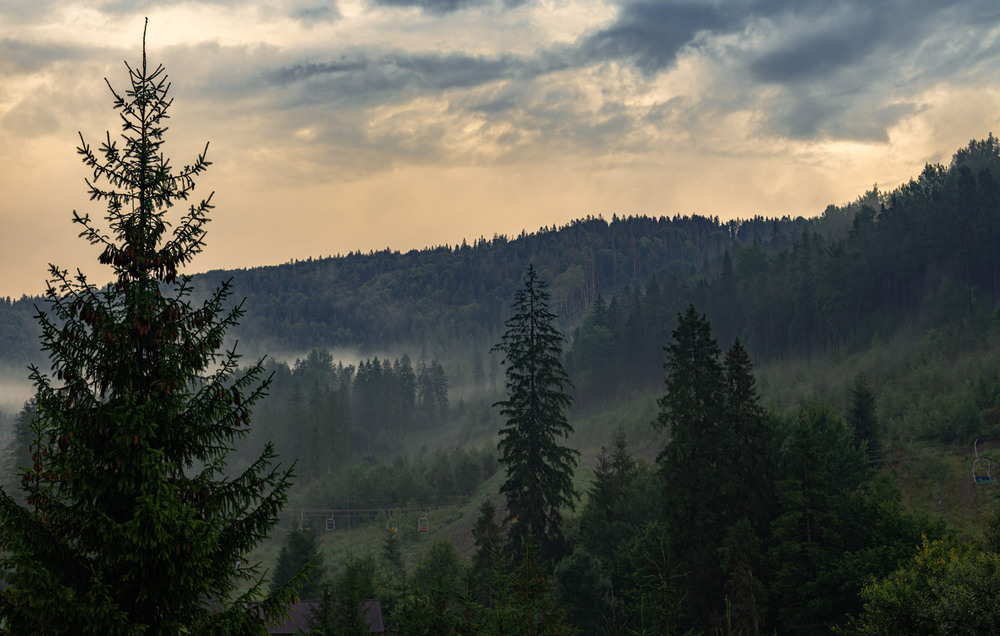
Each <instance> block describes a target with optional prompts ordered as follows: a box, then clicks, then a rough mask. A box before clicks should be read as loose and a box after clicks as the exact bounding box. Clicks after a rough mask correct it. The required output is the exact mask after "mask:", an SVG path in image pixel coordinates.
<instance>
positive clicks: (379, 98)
mask: <svg viewBox="0 0 1000 636" xmlns="http://www.w3.org/2000/svg"><path fill="white" fill-rule="evenodd" d="M566 67H567V62H566V61H565V60H564V59H563V58H562V57H561V56H558V55H541V56H536V57H523V56H516V55H497V56H475V55H466V54H461V53H449V54H437V53H406V52H401V51H394V52H375V51H358V52H353V53H350V54H345V55H343V56H341V57H339V58H338V59H336V60H330V61H311V62H302V63H298V64H294V65H290V66H286V67H282V68H279V69H276V70H274V71H271V72H270V73H268V74H267V75H266V77H267V80H268V81H269V82H271V83H273V84H277V85H281V86H286V87H289V91H290V92H289V94H288V98H289V99H290V100H292V101H298V102H302V103H321V102H325V101H337V102H345V101H346V102H351V103H355V104H358V105H371V104H377V103H383V102H384V101H385V100H391V99H404V98H408V97H412V96H414V95H419V94H423V93H440V92H441V91H448V90H453V89H471V88H475V87H477V86H482V85H485V84H489V83H491V82H495V81H498V80H530V79H532V78H534V77H538V76H539V75H543V74H545V73H548V72H551V71H553V70H558V69H561V68H566Z"/></svg>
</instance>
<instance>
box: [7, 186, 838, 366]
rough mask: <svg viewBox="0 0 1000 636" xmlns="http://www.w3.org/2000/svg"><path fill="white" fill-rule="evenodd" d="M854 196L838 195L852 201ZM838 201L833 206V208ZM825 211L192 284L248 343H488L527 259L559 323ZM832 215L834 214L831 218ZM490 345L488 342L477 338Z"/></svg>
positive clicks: (576, 230) (543, 239)
mask: <svg viewBox="0 0 1000 636" xmlns="http://www.w3.org/2000/svg"><path fill="white" fill-rule="evenodd" d="M853 207H855V206H848V208H849V209H853ZM840 215H841V213H839V212H838V214H837V215H832V216H840ZM834 225H836V224H835V223H828V222H826V220H811V221H807V220H805V219H803V218H796V219H790V218H788V217H784V218H773V219H771V218H763V217H758V218H755V219H750V220H734V221H729V222H725V223H723V222H720V221H719V219H718V218H717V217H715V218H709V217H703V216H697V215H696V216H691V217H679V216H678V217H674V218H667V217H659V218H655V217H647V216H629V217H618V216H613V217H612V219H611V221H610V222H609V221H607V220H605V219H603V218H594V217H588V218H586V219H581V220H579V221H575V222H573V223H571V224H569V225H567V226H564V227H561V228H551V229H550V228H542V229H540V230H539V231H537V232H533V233H527V232H525V233H522V234H521V235H520V236H518V237H517V238H509V237H506V236H494V237H493V238H491V239H485V238H479V239H477V240H476V241H474V242H473V243H472V244H471V245H469V244H466V243H463V244H462V245H456V246H454V247H451V246H443V247H437V248H430V249H425V250H419V251H417V250H415V251H411V252H407V253H405V254H404V253H400V252H396V251H391V250H385V251H381V252H372V253H368V254H362V253H352V254H348V255H347V256H337V257H332V258H323V259H308V260H304V261H296V262H294V263H288V264H285V265H281V266H274V267H260V268H254V269H248V270H235V271H212V272H207V273H204V274H199V275H196V276H195V277H194V284H195V288H196V290H207V289H209V288H211V286H212V285H213V284H215V283H217V281H219V280H224V279H229V278H231V279H232V283H233V290H234V292H233V293H234V297H236V298H243V297H245V298H247V305H246V309H247V310H248V311H247V314H246V316H245V317H244V318H243V321H242V323H241V325H240V328H239V330H238V331H237V332H236V334H235V336H236V337H238V338H239V340H240V342H241V345H242V347H243V349H244V351H246V352H251V353H266V352H269V351H280V352H287V351H298V352H301V353H303V354H305V353H308V351H309V350H311V349H313V348H316V347H322V348H336V347H350V348H353V349H357V350H361V351H363V352H364V351H369V352H376V353H377V352H380V351H384V350H386V349H398V348H400V347H401V346H404V345H405V347H407V348H410V349H419V348H421V347H427V348H429V349H442V348H447V349H461V348H466V347H468V346H469V345H470V344H473V343H475V344H482V343H489V344H492V338H494V337H495V335H496V333H497V330H498V329H499V328H500V326H501V325H502V323H503V319H504V314H505V311H506V303H507V299H508V298H509V297H510V294H511V293H512V292H513V289H514V287H515V286H516V284H517V280H518V277H519V276H520V274H521V273H522V272H523V271H524V268H525V267H526V266H527V265H528V263H534V264H535V266H536V267H537V268H538V269H539V271H540V272H541V274H542V275H543V276H544V277H545V279H546V280H548V281H549V282H550V286H551V290H552V296H553V309H554V310H555V311H556V313H557V314H558V315H559V316H560V318H561V321H562V323H563V324H564V325H572V324H574V323H575V322H576V321H578V320H579V318H580V317H581V316H582V315H583V314H584V313H586V312H587V311H588V310H589V308H590V307H591V306H592V303H593V302H594V300H595V298H596V297H597V296H598V295H604V296H605V297H607V296H611V295H613V294H615V293H617V292H619V291H620V290H623V289H625V288H626V287H628V286H630V285H632V286H640V285H644V284H645V281H646V280H647V279H648V278H649V277H650V276H652V275H654V274H658V273H659V274H660V275H673V276H676V277H679V278H681V279H685V280H686V279H688V278H689V277H691V276H697V275H698V273H699V272H702V271H704V270H705V268H706V267H709V266H711V264H712V263H714V262H715V261H717V260H718V259H719V258H720V257H721V255H722V254H723V253H724V252H725V251H726V250H727V249H731V248H732V247H733V246H734V245H752V244H754V243H756V244H759V245H765V246H768V248H769V249H775V250H777V249H781V248H783V247H787V246H788V245H789V244H790V242H791V240H792V239H793V238H794V237H795V236H797V235H798V234H800V233H801V231H802V229H803V228H804V227H806V226H811V227H814V228H816V231H820V232H822V233H824V234H825V233H827V232H828V231H835V230H836V229H838V228H835V227H834ZM840 225H843V224H842V223H840ZM37 303H38V299H32V298H22V299H19V300H16V301H15V300H12V299H4V300H3V302H2V303H0V352H3V353H2V354H0V359H2V360H3V361H8V362H21V361H25V360H32V359H37V345H36V342H35V340H34V338H33V337H32V336H33V334H35V333H36V332H37V328H36V327H35V326H34V321H33V320H32V318H31V315H32V313H33V312H34V309H33V306H34V305H35V304H37ZM487 346H489V345H487Z"/></svg>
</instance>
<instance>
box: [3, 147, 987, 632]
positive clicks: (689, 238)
mask: <svg viewBox="0 0 1000 636" xmlns="http://www.w3.org/2000/svg"><path fill="white" fill-rule="evenodd" d="M116 262H117V261H116ZM123 267H124V266H123ZM122 271H123V272H125V273H122V274H121V277H122V278H120V279H119V280H118V285H119V287H115V285H114V284H112V283H109V284H108V286H107V287H105V288H101V290H103V291H100V290H98V288H96V287H94V286H93V285H89V284H88V285H89V286H87V285H83V286H80V287H79V289H82V290H83V291H82V292H79V293H83V294H89V295H93V296H94V297H97V296H98V295H100V294H102V293H103V294H114V293H116V292H115V291H114V290H115V289H120V286H121V281H122V280H126V278H127V276H132V275H133V274H131V273H129V272H128V271H127V268H124V269H122ZM57 273H58V272H57ZM154 273H155V272H154ZM157 276H159V278H157ZM174 277H176V272H174ZM66 280H67V281H68V282H67V283H66V286H64V287H62V288H59V289H55V290H54V291H51V292H50V294H48V300H45V299H41V298H31V297H22V298H20V299H11V298H5V299H0V368H2V369H3V370H4V373H5V375H6V376H7V377H8V378H14V379H15V380H18V379H19V380H21V381H23V382H24V384H25V386H27V379H28V371H27V370H26V369H27V367H28V365H34V368H35V369H36V370H35V371H34V374H35V376H34V377H35V378H36V383H37V378H38V377H47V376H45V374H47V373H50V371H49V368H48V366H47V365H48V364H50V363H48V362H46V351H45V350H43V347H42V344H41V343H45V344H46V345H47V349H48V350H51V349H53V348H54V347H56V345H55V344H53V343H54V342H58V339H59V334H60V333H63V332H64V330H65V328H66V326H67V325H72V324H74V322H73V321H75V320H77V319H76V313H74V312H76V311H78V309H76V306H75V305H73V304H71V303H68V301H66V302H64V300H63V299H64V298H67V297H66V296H65V294H66V293H68V292H73V291H74V290H76V289H77V287H74V285H76V283H72V281H69V279H66ZM128 280H131V279H128ZM143 281H144V282H143V284H144V285H145V286H146V287H144V289H145V291H144V293H145V294H148V295H149V297H151V298H153V297H155V298H157V299H160V298H161V296H160V293H159V291H157V290H158V289H159V287H157V286H158V285H168V284H173V283H174V282H175V280H173V279H171V280H167V278H166V277H165V276H161V275H160V274H156V276H153V277H152V278H148V279H143ZM220 283H221V284H222V285H223V288H222V289H223V290H224V293H223V294H222V295H220V294H219V292H218V291H217V289H218V288H219V285H220ZM182 285H183V287H182V288H181V291H180V292H179V294H180V295H179V298H181V299H186V298H190V302H191V303H192V304H193V306H202V305H204V306H206V307H210V308H211V309H212V310H213V312H215V313H219V312H223V311H225V309H224V308H223V305H224V304H225V303H227V302H228V303H229V304H231V305H238V307H239V308H238V309H237V310H234V311H233V313H232V314H225V315H226V316H227V318H226V319H225V326H226V329H225V333H224V334H223V333H222V332H221V331H220V332H218V333H216V332H212V333H211V334H210V335H211V338H210V344H213V345H214V348H215V349H220V350H227V351H228V350H229V348H230V347H232V346H233V345H235V343H237V342H238V343H239V349H240V352H241V353H242V354H243V355H244V356H245V358H243V360H249V361H257V360H262V361H261V362H260V363H259V364H251V363H248V364H247V365H246V366H245V367H240V368H237V366H236V360H237V359H238V358H237V357H232V358H226V359H227V360H229V359H232V360H233V362H232V363H227V365H229V366H226V367H225V369H224V371H225V373H222V374H220V375H213V374H214V372H212V371H206V373H208V375H207V376H206V377H207V378H208V379H206V380H204V381H205V382H207V383H209V385H210V386H212V387H213V392H212V393H211V394H209V393H204V394H202V393H201V392H200V391H201V389H192V391H193V392H194V393H195V394H196V395H198V396H201V398H203V399H204V400H205V403H206V404H208V403H210V402H211V400H212V395H221V396H224V397H225V398H226V399H227V400H229V399H230V398H229V397H228V396H229V392H230V391H232V392H233V395H234V396H236V394H237V393H239V392H240V391H249V394H248V395H249V396H250V397H251V398H252V402H253V412H252V416H251V415H250V413H249V409H244V408H243V406H242V403H241V402H240V401H239V399H238V398H236V397H233V398H232V400H233V401H232V402H227V405H228V406H227V408H228V409H230V411H231V412H230V411H227V412H226V413H223V414H221V415H219V416H218V417H219V418H221V419H220V426H223V425H225V426H230V425H233V420H232V419H231V418H234V417H235V418H237V419H236V420H235V426H236V427H239V426H240V423H241V422H243V423H246V422H249V424H250V426H249V429H247V428H245V427H243V428H240V429H239V431H238V433H237V434H235V435H234V436H233V437H231V438H228V437H227V438H225V441H224V442H220V443H222V444H224V445H225V444H231V447H232V448H231V450H232V452H231V453H230V454H229V455H228V457H227V461H226V462H225V463H224V465H223V464H219V465H216V464H213V463H211V462H212V461H213V460H212V459H211V457H208V458H201V459H199V460H198V461H195V462H193V463H191V464H189V465H188V466H187V468H188V469H189V470H190V469H191V468H192V466H194V467H196V468H197V467H200V466H201V465H202V464H201V463H200V462H202V461H204V462H208V463H209V465H211V467H212V468H211V470H210V471H209V473H210V474H211V476H212V478H213V479H216V480H218V483H225V484H228V483H237V484H238V483H242V482H240V480H241V479H244V476H246V475H257V474H267V475H269V476H270V477H269V478H273V479H276V480H278V481H275V482H274V483H280V487H279V488H278V489H277V490H276V491H275V492H277V493H278V494H279V495H280V497H279V498H285V497H287V501H285V500H284V499H283V500H282V501H281V502H280V503H281V504H283V507H280V506H277V505H275V506H274V510H273V515H275V516H274V519H275V521H274V524H272V525H275V524H276V525H275V527H273V529H272V528H270V526H269V525H268V523H270V522H268V523H264V522H263V521H261V524H260V527H259V528H258V529H255V530H253V531H252V532H251V531H249V530H248V531H247V532H248V533H249V534H248V536H249V535H252V537H251V538H252V539H253V541H250V540H249V538H248V540H247V543H248V546H249V544H251V543H254V542H256V545H255V546H253V548H252V550H249V547H248V550H249V551H248V552H246V553H245V554H243V556H242V557H241V558H242V559H244V560H245V561H246V562H248V563H253V564H254V567H259V570H255V571H260V572H261V573H263V577H264V578H263V579H262V581H260V582H258V583H256V584H257V585H267V586H270V588H271V593H270V597H269V598H271V597H273V598H275V599H278V598H286V597H287V596H288V592H289V591H290V590H291V591H294V592H295V594H296V599H297V600H310V601H316V602H317V604H316V608H317V609H316V612H315V614H314V617H313V619H314V620H313V622H312V628H313V633H317V634H354V633H367V626H366V625H365V624H364V621H363V615H364V608H365V607H366V603H367V602H368V600H369V599H377V600H378V601H379V602H380V605H381V609H382V612H383V616H384V619H385V624H386V626H387V629H389V630H391V632H392V633H397V634H522V633H523V634H532V633H535V634H647V633H648V634H652V633H658V634H817V633H829V632H835V633H841V634H851V633H857V634H889V633H893V634H898V633H907V634H943V633H952V634H956V633H973V632H985V633H990V632H997V631H998V630H1000V602H998V600H997V599H998V598H1000V578H998V574H997V573H998V572H1000V567H998V566H1000V498H998V491H997V488H998V485H997V484H998V481H1000V466H995V468H991V463H990V462H991V461H992V460H998V459H1000V140H998V139H997V138H995V137H993V136H992V134H990V135H989V136H988V137H987V138H985V139H983V140H973V141H970V142H969V143H968V145H967V146H965V147H963V148H960V149H958V150H957V151H956V152H955V153H954V155H953V157H952V160H951V162H950V163H948V164H947V165H937V164H935V165H930V164H929V165H927V166H926V167H925V168H924V169H923V171H922V172H921V173H920V174H919V175H917V176H915V177H914V178H912V179H911V180H910V181H908V182H907V183H905V184H903V185H901V186H899V187H897V188H895V189H892V190H891V191H883V190H880V189H879V188H878V187H873V188H872V189H871V190H869V191H867V192H864V193H861V194H860V195H859V196H858V197H857V199H856V200H855V201H852V202H849V203H846V204H843V205H830V206H829V207H827V209H826V210H824V211H823V212H822V214H820V215H818V216H816V217H810V218H803V217H796V218H791V217H789V216H759V217H755V218H752V219H736V220H731V221H722V220H720V218H719V217H717V216H701V215H691V216H673V217H667V216H660V217H656V216H648V215H632V214H617V213H613V214H610V218H607V217H605V216H586V217H582V218H580V219H579V220H577V221H574V222H572V223H569V224H567V225H565V226H561V227H543V228H540V229H538V230H537V231H534V232H527V231H525V232H522V233H521V234H520V235H519V236H516V237H515V236H499V235H497V236H493V237H490V238H485V237H479V238H478V239H475V240H473V241H472V242H471V243H466V242H463V243H462V244H461V245H454V246H451V245H443V246H438V247H433V248H427V249H424V250H416V251H411V252H407V253H400V252H396V251H392V250H385V251H380V252H369V253H360V252H358V253H350V254H347V255H338V256H333V257H326V258H306V259H305V260H299V261H294V262H290V263H286V264H284V265H281V266H275V267H259V268H252V269H245V270H235V271H211V272H205V273H200V274H197V275H194V276H192V277H191V279H190V281H185V282H184V283H182ZM74 293H76V292H74ZM122 293H124V292H122ZM109 297H111V296H109ZM241 299H245V300H244V301H243V304H242V305H239V300H241ZM46 302H55V303H56V306H57V307H63V306H64V305H65V311H63V312H62V313H59V312H57V313H56V315H54V316H52V317H50V318H46V319H44V320H41V321H40V320H39V319H38V318H37V314H38V312H39V308H43V307H44V306H45V303H46ZM158 302H159V301H158ZM60 303H63V304H60ZM227 306H228V305H227ZM60 311H62V310H60ZM81 315H82V314H81ZM164 315H167V316H168V317H169V316H171V315H172V314H170V313H167V314H164ZM95 320H96V319H95ZM206 333H207V332H206ZM141 335H143V336H145V335H147V334H145V333H143V334H141ZM202 355H203V356H204V355H206V354H202ZM102 364H106V361H104V362H102ZM199 364H200V365H201V367H200V368H202V367H203V368H205V369H210V368H211V360H210V359H209V358H207V357H205V358H203V359H200V360H199ZM70 366H72V365H70ZM39 369H41V370H39ZM22 370H23V371H22ZM247 377H249V378H251V379H253V380H254V382H260V385H259V388H252V387H250V385H249V384H246V385H244V384H241V383H242V382H243V380H241V379H240V378H247ZM157 386H159V385H157ZM197 386H201V385H197ZM253 386H254V387H257V386H258V385H256V384H255V385H253ZM32 394H34V395H35V397H27V398H26V399H25V400H23V401H19V402H18V403H17V404H8V405H7V406H5V407H4V410H3V411H2V412H0V427H2V429H0V430H2V434H3V437H4V440H5V448H4V455H3V457H2V462H0V468H2V472H0V483H2V485H3V488H4V492H5V493H7V494H9V495H10V496H11V497H12V498H13V500H17V501H20V502H21V503H28V504H31V503H32V502H31V501H29V500H30V499H31V497H32V494H31V492H28V493H27V499H25V496H26V495H25V493H24V492H23V491H21V485H22V482H23V480H24V478H25V475H26V474H31V468H30V467H31V466H32V465H33V464H35V465H37V464H38V461H39V460H38V457H37V456H38V446H37V445H38V443H39V436H38V433H39V430H41V429H40V428H39V424H38V422H39V421H41V420H45V421H47V420H46V418H49V419H51V418H52V417H53V416H52V414H51V413H52V411H53V408H54V407H53V403H54V400H56V399H57V398H58V400H63V399H64V397H62V394H61V393H58V391H55V392H52V393H46V392H45V391H43V392H41V393H33V392H28V391H26V392H25V395H26V396H28V395H32ZM164 395H166V393H164ZM199 399H200V398H199ZM220 399H221V398H220ZM70 403H72V400H70ZM60 404H61V402H60ZM66 408H71V406H67V407H66ZM178 408H179V407H178ZM206 408H208V407H206ZM213 408H214V407H213ZM40 414H41V415H40ZM178 417H180V416H179V415H178ZM153 428H155V427H153ZM61 430H62V429H60V431H61ZM151 430H152V429H151ZM226 431H227V433H226V434H227V435H228V434H229V433H228V431H229V429H226ZM66 435H68V433H66ZM116 438H117V435H116ZM53 439H55V438H53ZM128 439H131V438H130V437H126V442H127V441H128ZM135 439H136V442H135V444H136V445H138V437H136V438H135ZM53 443H55V444H58V440H57V441H55V442H53ZM272 445H273V446H272ZM262 448H264V449H265V454H264V455H263V456H262V455H261V449H262ZM272 453H273V454H272ZM261 457H264V458H265V459H266V460H267V461H268V462H274V463H275V467H274V468H273V469H268V470H272V471H280V472H270V473H267V472H266V471H265V473H261V471H262V470H264V469H263V468H262V466H263V464H261ZM109 461H110V460H109ZM119 461H120V460H119ZM178 461H180V460H178ZM185 461H186V460H185ZM267 465H268V466H270V465H271V464H270V463H268V464H267ZM119 467H120V464H119ZM289 469H290V470H289ZM177 470H178V471H179V472H178V475H180V473H181V472H183V471H181V469H180V468H177ZM990 470H993V472H992V474H991V473H990ZM284 471H287V472H284ZM46 474H48V473H46ZM278 477H280V480H279V479H278ZM47 478H48V477H46V479H47ZM177 478H178V479H180V477H179V476H178V477H177ZM286 479H287V483H286V481H285V480H286ZM213 483H215V482H213ZM269 496H271V495H268V493H267V492H262V494H259V497H262V501H263V503H262V504H260V505H262V506H264V509H265V512H266V511H267V508H268V506H269V505H270V503H268V502H270V499H268V497H269ZM279 508H280V509H279ZM227 510H229V509H227ZM229 513H230V514H229V521H228V522H229V523H232V524H235V525H236V526H239V525H240V524H242V523H243V520H244V518H243V517H242V516H239V515H238V514H236V512H234V511H233V510H229ZM73 518H74V519H75V518H76V517H73ZM5 523H10V522H9V520H5ZM241 527H242V526H241ZM265 530H268V531H267V532H265ZM179 550H180V548H179ZM227 554H228V553H227ZM236 570H237V571H239V570H240V568H239V567H237V568H236ZM237 573H238V572H237ZM234 576H235V575H234ZM7 583H8V584H14V585H16V584H17V580H14V581H7ZM233 585H235V587H234V588H233V590H231V591H232V592H233V594H239V593H241V592H245V591H247V590H243V589H241V588H240V587H239V584H236V583H234V584H233ZM245 585H246V586H248V589H249V586H251V585H254V583H253V581H250V582H247V583H245ZM77 602H80V600H79V599H77ZM268 611H271V609H270V608H269V610H268ZM178 620H180V619H178Z"/></svg>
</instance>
